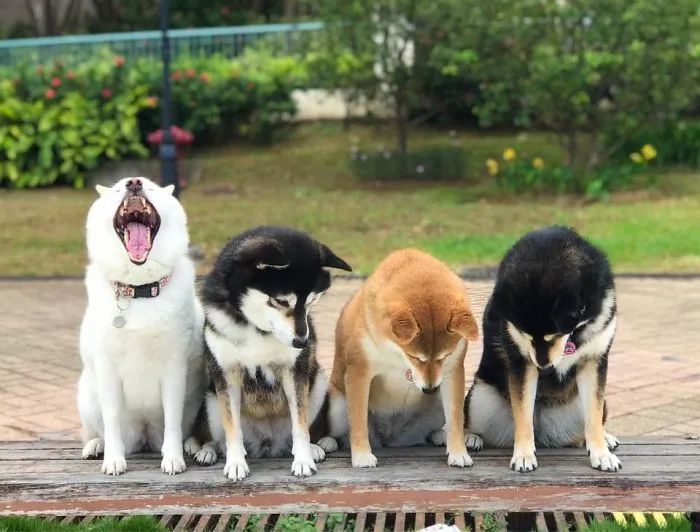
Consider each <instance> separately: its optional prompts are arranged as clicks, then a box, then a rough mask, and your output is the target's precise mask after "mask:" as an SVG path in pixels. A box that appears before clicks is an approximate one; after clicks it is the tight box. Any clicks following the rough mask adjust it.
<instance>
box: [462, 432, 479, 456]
mask: <svg viewBox="0 0 700 532" xmlns="http://www.w3.org/2000/svg"><path fill="white" fill-rule="evenodd" d="M464 443H465V444H466V445H467V449H469V450H470V451H474V452H477V453H478V452H479V451H481V449H483V448H484V440H482V439H481V436H479V435H478V434H472V433H471V432H467V433H466V434H465V435H464Z"/></svg>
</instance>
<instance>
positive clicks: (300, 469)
mask: <svg viewBox="0 0 700 532" xmlns="http://www.w3.org/2000/svg"><path fill="white" fill-rule="evenodd" d="M306 454H307V453H303V456H302V455H301V454H298V455H297V456H295V457H294V461H293V462H292V475H294V476H295V477H310V476H311V475H313V474H314V473H315V472H316V462H314V459H313V456H311V453H309V455H308V456H306Z"/></svg>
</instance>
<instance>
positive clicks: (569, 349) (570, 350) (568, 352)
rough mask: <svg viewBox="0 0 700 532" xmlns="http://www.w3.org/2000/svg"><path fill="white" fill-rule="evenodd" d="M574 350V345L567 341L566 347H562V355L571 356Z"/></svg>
mask: <svg viewBox="0 0 700 532" xmlns="http://www.w3.org/2000/svg"><path fill="white" fill-rule="evenodd" d="M576 349H577V348H576V344H575V343H573V342H572V341H571V340H567V342H566V345H565V346H564V354H565V355H573V354H574V353H575V352H576Z"/></svg>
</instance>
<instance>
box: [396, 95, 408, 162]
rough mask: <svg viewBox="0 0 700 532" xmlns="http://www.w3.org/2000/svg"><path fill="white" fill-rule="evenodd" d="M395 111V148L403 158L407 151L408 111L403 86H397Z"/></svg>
mask: <svg viewBox="0 0 700 532" xmlns="http://www.w3.org/2000/svg"><path fill="white" fill-rule="evenodd" d="M394 101H395V113H396V117H395V120H396V149H397V151H398V154H399V156H400V157H401V158H402V159H403V160H405V159H406V154H407V153H408V112H407V109H406V95H405V91H404V87H399V88H398V89H397V91H396V96H395V98H394Z"/></svg>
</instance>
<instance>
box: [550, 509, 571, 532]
mask: <svg viewBox="0 0 700 532" xmlns="http://www.w3.org/2000/svg"><path fill="white" fill-rule="evenodd" d="M553 515H554V522H555V523H556V524H557V530H558V532H569V525H567V524H566V519H564V514H563V513H562V512H553Z"/></svg>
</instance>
